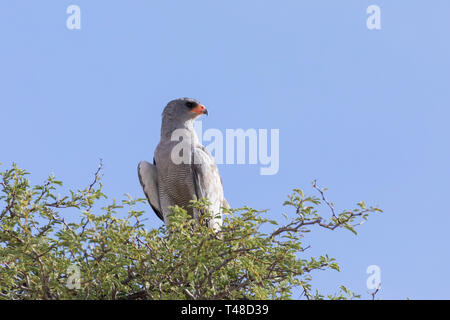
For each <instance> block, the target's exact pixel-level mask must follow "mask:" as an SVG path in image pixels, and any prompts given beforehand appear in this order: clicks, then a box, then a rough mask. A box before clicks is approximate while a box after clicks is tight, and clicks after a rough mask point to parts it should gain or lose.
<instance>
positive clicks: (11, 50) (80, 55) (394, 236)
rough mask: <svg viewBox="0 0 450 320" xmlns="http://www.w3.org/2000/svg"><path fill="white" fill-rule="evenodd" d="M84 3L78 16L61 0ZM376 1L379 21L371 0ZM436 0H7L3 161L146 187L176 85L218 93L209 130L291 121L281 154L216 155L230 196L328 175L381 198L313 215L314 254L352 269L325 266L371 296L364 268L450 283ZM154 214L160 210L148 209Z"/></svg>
mask: <svg viewBox="0 0 450 320" xmlns="http://www.w3.org/2000/svg"><path fill="white" fill-rule="evenodd" d="M70 4H76V5H78V6H80V8H81V30H69V29H67V28H66V19H67V17H68V15H67V14H66V8H67V7H68V6H69V5H70ZM371 4H377V5H379V6H380V7H381V19H382V20H381V26H382V29H381V30H373V31H369V30H368V29H367V27H366V19H367V14H366V8H367V7H368V6H369V5H371ZM449 10H450V2H448V1H447V0H435V1H432V2H429V1H414V2H412V1H406V0H397V1H386V0H371V1H365V0H345V1H334V0H329V1H312V0H308V1H260V0H258V1H256V0H248V1H235V0H229V1H226V2H225V1H222V2H218V1H206V0H203V1H199V0H194V1H189V2H188V1H152V2H150V1H143V0H142V1H138V0H136V1H86V0H72V1H62V0H61V1H39V2H38V1H23V0H21V1H17V0H14V1H13V0H4V1H2V2H0V41H1V50H0V88H1V89H0V92H1V94H0V108H1V113H0V115H1V126H0V133H1V135H2V139H1V141H2V143H1V145H2V146H1V151H0V162H2V163H3V168H4V167H5V166H8V165H10V164H11V162H13V161H15V162H17V163H18V164H19V165H20V166H21V167H23V168H26V169H27V170H29V171H31V172H32V173H33V176H32V182H34V183H39V182H41V181H42V180H43V179H44V178H45V177H46V176H47V175H48V174H49V173H51V172H53V173H55V175H56V176H57V177H58V178H60V179H61V180H63V181H64V182H65V184H66V185H67V186H71V187H73V188H81V187H82V186H85V185H86V184H88V183H89V182H90V181H91V180H92V174H93V172H94V171H95V169H96V166H97V163H98V159H99V158H102V159H103V161H104V164H105V169H104V174H105V176H104V180H103V181H104V184H105V191H106V193H107V194H108V195H110V196H111V197H115V198H117V199H121V198H122V195H123V194H124V193H130V194H131V195H133V196H135V197H142V196H143V194H142V191H141V189H140V185H139V182H138V179H137V175H136V166H137V163H138V162H139V161H140V160H143V159H147V160H151V159H152V156H153V150H154V148H155V147H156V145H157V143H158V140H159V130H160V114H161V111H162V108H163V107H164V105H165V104H166V103H167V102H168V101H169V100H171V99H174V98H178V97H184V96H189V97H194V98H196V99H198V100H200V101H202V102H203V103H204V104H205V105H206V106H207V107H208V109H209V111H210V116H209V117H208V118H205V119H204V120H203V127H204V129H208V128H217V129H220V130H222V131H223V132H225V129H227V128H231V129H234V128H244V129H248V128H257V129H258V128H265V129H271V128H276V129H279V130H280V170H279V172H278V174H276V175H273V176H261V175H260V174H259V166H255V165H221V166H220V167H219V169H220V171H221V174H222V178H223V181H224V187H225V193H226V196H227V198H228V200H229V202H230V203H231V205H232V206H233V207H240V206H243V205H248V206H251V207H255V208H259V209H270V210H271V211H270V212H271V215H272V216H273V217H274V218H281V213H282V212H284V211H285V209H284V208H283V207H282V205H281V204H282V202H283V201H284V200H285V198H286V195H287V194H288V193H289V192H290V190H291V189H292V188H295V187H300V188H302V189H304V190H305V191H307V192H308V193H309V192H312V190H311V184H310V183H311V181H312V180H314V179H317V180H318V182H319V184H320V185H321V186H324V187H325V186H326V187H328V188H329V190H330V191H329V194H328V196H329V198H330V199H331V200H332V201H333V202H334V203H335V204H336V207H337V209H338V210H339V209H346V208H352V207H354V205H355V204H356V203H357V202H358V201H360V200H365V201H366V203H368V204H373V205H378V206H380V207H381V208H382V209H383V210H384V211H385V213H383V214H382V215H378V216H374V217H373V218H372V219H370V220H369V222H367V223H366V224H364V225H363V226H362V227H361V228H360V229H359V235H358V236H357V237H355V236H354V235H353V234H351V233H350V232H346V231H338V232H328V231H319V232H317V233H314V234H311V236H309V238H307V239H305V240H306V241H309V243H310V244H311V245H312V246H313V248H312V251H311V252H312V253H325V252H327V253H328V254H329V255H330V256H333V257H336V258H337V260H338V262H340V264H341V268H342V272H340V273H337V272H325V273H317V274H316V275H315V280H314V285H315V286H316V287H317V288H319V289H322V290H323V291H325V292H334V291H336V290H337V288H338V286H339V285H340V284H344V285H346V286H348V287H349V288H351V289H352V290H354V291H356V292H359V293H362V294H363V297H365V298H368V295H367V291H368V289H367V288H366V279H367V277H368V275H367V274H366V268H367V267H368V266H369V265H373V264H375V265H378V266H379V267H380V268H381V282H382V290H381V292H380V293H379V295H378V297H380V298H382V299H396V298H397V299H405V298H407V297H409V298H412V299H419V298H421V299H430V298H437V299H444V298H447V299H448V298H450V296H449V293H448V288H449V287H450V277H449V276H448V275H447V274H448V269H449V268H448V264H449V263H450V252H449V250H448V243H449V240H450V239H449V237H450V236H449V232H448V226H449V225H450V214H449V213H450V212H449V211H450V209H449V206H448V204H447V199H448V197H449V196H448V194H449V187H448V181H449V180H450V170H449V165H448V164H449V163H450V150H449V147H448V146H449V143H448V139H449V136H450V135H449V133H450V129H449V126H448V119H449V118H450V109H449V107H450V59H449V57H450V42H449V41H448V33H449V31H450V21H449V20H448V12H449ZM148 217H149V221H148V224H149V226H150V227H158V226H160V221H159V220H158V219H157V218H156V216H155V215H154V214H153V213H152V212H151V210H150V209H149V210H148Z"/></svg>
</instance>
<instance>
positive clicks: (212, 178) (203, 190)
mask: <svg viewBox="0 0 450 320" xmlns="http://www.w3.org/2000/svg"><path fill="white" fill-rule="evenodd" d="M191 167H192V174H193V176H194V187H195V193H196V195H197V198H198V199H201V198H207V199H208V200H209V201H210V202H211V206H210V208H209V209H210V211H211V212H210V213H211V214H213V215H214V216H216V215H217V217H216V218H215V219H214V220H215V222H214V224H219V225H220V224H221V218H219V214H220V213H221V208H222V206H223V204H224V196H223V186H222V179H221V178H220V174H219V169H218V168H217V165H216V163H215V162H214V159H213V157H212V156H211V155H210V154H209V152H208V150H206V148H204V147H203V146H197V147H194V148H193V151H192V162H191Z"/></svg>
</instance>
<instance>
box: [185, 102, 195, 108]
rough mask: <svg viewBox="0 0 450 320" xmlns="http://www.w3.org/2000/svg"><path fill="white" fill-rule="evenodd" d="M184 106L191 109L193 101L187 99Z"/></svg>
mask: <svg viewBox="0 0 450 320" xmlns="http://www.w3.org/2000/svg"><path fill="white" fill-rule="evenodd" d="M186 107H188V108H189V109H192V108H193V107H194V103H192V102H190V101H188V102H186Z"/></svg>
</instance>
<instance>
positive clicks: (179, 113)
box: [162, 98, 208, 121]
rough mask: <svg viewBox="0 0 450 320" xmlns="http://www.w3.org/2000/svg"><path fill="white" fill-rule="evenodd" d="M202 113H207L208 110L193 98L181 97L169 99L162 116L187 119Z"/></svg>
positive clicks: (194, 117)
mask: <svg viewBox="0 0 450 320" xmlns="http://www.w3.org/2000/svg"><path fill="white" fill-rule="evenodd" d="M202 114H206V115H208V110H207V109H206V108H205V106H204V105H202V104H201V103H200V102H198V101H197V100H195V99H192V98H181V99H176V100H172V101H170V102H169V103H168V104H167V106H166V107H165V108H164V111H163V113H162V115H163V117H165V116H167V117H168V118H171V119H178V120H181V121H187V120H191V119H196V118H198V117H199V116H201V115H202Z"/></svg>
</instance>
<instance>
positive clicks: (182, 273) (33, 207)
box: [0, 165, 381, 299]
mask: <svg viewBox="0 0 450 320" xmlns="http://www.w3.org/2000/svg"><path fill="white" fill-rule="evenodd" d="M27 175H28V173H27V172H26V171H25V170H23V169H20V168H18V167H17V166H16V165H13V166H12V167H11V168H10V169H7V170H5V171H3V172H0V187H1V191H0V208H2V209H1V211H0V298H1V299H289V298H291V297H292V293H293V291H294V290H301V291H302V292H303V296H304V297H305V298H306V299H322V298H329V299H347V298H350V299H351V298H356V297H358V296H357V295H355V294H354V293H352V292H351V291H349V290H348V289H346V288H345V287H341V288H340V291H339V292H338V293H337V294H334V295H327V296H324V295H323V294H321V293H319V292H317V291H316V292H312V289H311V280H312V276H311V273H312V272H313V271H315V270H330V269H334V270H337V271H339V266H338V264H337V263H336V261H335V260H334V259H333V258H330V257H328V255H326V254H325V255H322V256H319V257H315V258H314V257H312V258H311V257H310V258H305V251H306V250H307V249H308V248H309V246H307V245H305V244H303V242H304V239H303V235H304V234H305V233H307V232H310V231H311V230H312V229H313V228H316V227H318V228H326V229H330V230H336V229H340V228H345V229H348V230H350V231H352V232H354V233H356V232H355V227H356V226H357V225H358V224H360V223H361V222H363V221H364V220H366V219H367V218H368V216H369V214H371V213H375V212H381V210H380V209H378V208H375V207H367V206H366V205H365V203H364V202H360V203H358V205H357V208H356V209H354V210H346V211H344V212H342V213H339V214H338V213H336V212H335V209H334V206H333V204H332V203H330V202H329V201H328V200H327V199H326V197H325V189H320V188H318V187H317V185H316V183H315V182H314V183H313V188H314V189H315V190H316V191H317V193H318V196H307V195H305V194H304V193H303V192H302V190H300V189H295V190H293V193H292V194H291V195H290V196H289V197H288V200H287V201H286V202H285V203H284V205H285V206H287V207H289V208H291V209H292V210H293V211H294V213H295V218H293V219H290V220H288V221H287V222H286V223H284V224H281V223H280V222H278V221H275V220H271V219H269V218H267V213H266V212H265V211H258V210H254V209H252V208H248V207H244V208H240V209H232V210H229V211H228V212H227V214H226V215H225V218H224V223H223V227H222V230H221V231H220V232H219V233H215V232H214V231H213V230H211V229H210V228H208V227H207V226H206V225H204V224H203V223H200V224H199V223H197V222H195V221H194V220H193V219H191V217H189V216H188V214H187V213H186V210H184V209H183V208H179V207H175V208H173V214H172V216H171V217H170V221H171V223H170V225H169V226H168V227H166V226H163V227H160V228H158V229H151V230H147V229H146V227H145V226H144V224H143V222H142V216H143V214H144V212H143V211H139V210H137V209H136V205H137V204H138V203H141V202H145V201H146V200H145V199H133V198H132V197H131V196H127V198H126V199H125V200H123V201H122V202H121V203H120V204H117V203H116V202H115V201H112V203H110V204H109V205H107V206H105V207H103V208H101V209H98V208H97V207H96V204H98V203H99V202H102V201H106V200H105V199H106V196H105V195H104V194H103V193H102V184H101V182H100V178H101V165H100V166H99V169H98V171H97V172H96V173H95V178H94V181H93V182H92V183H91V184H90V185H89V186H87V187H86V188H85V189H83V190H78V191H70V194H69V195H67V196H63V197H58V196H57V195H56V194H57V190H58V188H60V187H61V186H62V182H60V181H57V180H56V179H55V178H54V177H53V176H50V177H49V178H48V179H47V180H46V181H45V182H44V184H42V185H36V186H31V185H30V182H29V181H28V180H27V179H26V177H27ZM206 204H207V200H205V199H202V200H201V201H192V206H194V207H197V208H200V209H202V208H204V207H205V205H206ZM321 205H325V207H327V208H328V209H329V211H330V215H331V216H330V217H329V218H328V219H325V218H323V217H322V216H321V215H319V213H318V208H319V206H321ZM119 213H122V214H124V215H125V217H124V218H121V217H119ZM203 218H205V217H203ZM263 230H270V231H263ZM297 292H298V291H297Z"/></svg>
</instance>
